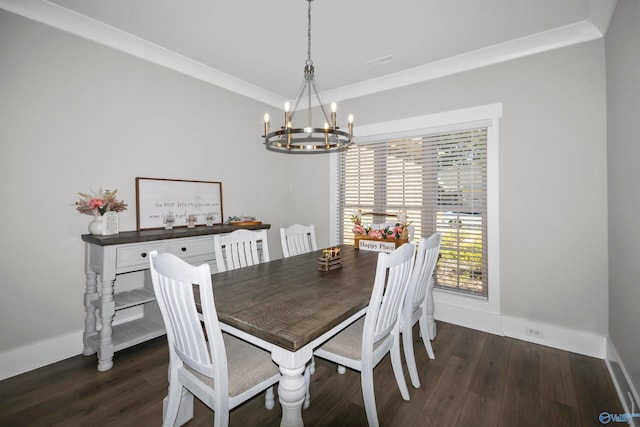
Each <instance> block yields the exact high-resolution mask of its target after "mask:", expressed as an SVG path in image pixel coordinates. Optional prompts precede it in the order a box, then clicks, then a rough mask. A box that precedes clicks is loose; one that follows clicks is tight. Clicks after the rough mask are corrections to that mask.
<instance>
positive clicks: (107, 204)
mask: <svg viewBox="0 0 640 427" xmlns="http://www.w3.org/2000/svg"><path fill="white" fill-rule="evenodd" d="M117 191H118V190H117V189H116V190H113V191H110V190H105V191H102V188H101V189H100V190H99V191H98V192H93V191H92V194H87V193H78V194H79V195H80V197H81V199H80V200H78V201H77V202H75V203H74V205H75V207H76V210H77V211H78V212H80V213H82V214H86V215H93V221H91V223H90V224H89V233H91V234H97V235H102V234H105V226H104V221H103V217H102V216H103V215H104V214H105V213H107V212H113V214H114V215H115V213H116V212H122V211H124V210H126V209H127V205H126V204H125V203H124V202H122V201H121V200H118V199H116V192H117ZM115 219H116V227H115V229H116V233H117V232H118V231H117V229H118V225H117V220H118V218H117V216H116V218H115ZM112 230H113V220H111V228H109V229H107V231H112ZM110 234H114V233H110Z"/></svg>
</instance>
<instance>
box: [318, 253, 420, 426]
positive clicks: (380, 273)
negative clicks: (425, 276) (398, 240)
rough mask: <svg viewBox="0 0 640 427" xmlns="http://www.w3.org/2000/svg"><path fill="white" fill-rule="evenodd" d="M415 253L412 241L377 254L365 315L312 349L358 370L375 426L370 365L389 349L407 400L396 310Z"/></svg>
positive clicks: (365, 400)
mask: <svg viewBox="0 0 640 427" xmlns="http://www.w3.org/2000/svg"><path fill="white" fill-rule="evenodd" d="M414 253H415V243H405V244H404V245H402V246H400V247H399V248H398V249H396V250H395V251H393V252H391V253H389V254H385V253H380V254H378V264H377V267H376V276H375V279H374V284H373V290H372V291H371V298H370V299H369V307H368V308H367V313H366V315H365V316H364V317H361V318H360V319H359V320H356V321H355V322H354V323H352V324H351V325H350V326H348V327H347V328H346V329H344V330H342V331H341V332H339V333H338V334H337V335H335V336H334V337H333V338H331V339H330V340H329V341H327V342H325V343H324V344H322V345H321V346H320V347H319V348H318V349H316V350H315V351H314V352H313V354H314V355H315V356H318V357H321V358H323V359H327V360H330V361H332V362H334V363H337V364H338V365H342V366H346V367H347V368H351V369H354V370H356V371H359V372H360V382H361V385H362V396H363V398H364V407H365V411H366V413H367V420H368V422H369V426H371V427H376V426H378V414H377V410H376V400H375V394H374V388H373V369H374V368H375V367H376V365H377V364H378V363H379V362H380V361H381V360H382V359H383V358H384V357H385V356H386V355H387V353H391V365H392V367H393V373H394V375H395V378H396V382H397V384H398V388H399V389H400V394H401V395H402V398H403V399H404V400H409V389H408V388H407V384H406V382H405V380H404V373H403V371H402V361H401V359H400V357H401V356H400V336H399V326H400V323H399V314H400V309H401V308H402V301H403V299H404V296H405V293H406V290H407V285H408V283H409V277H410V276H411V271H412V269H413V260H414Z"/></svg>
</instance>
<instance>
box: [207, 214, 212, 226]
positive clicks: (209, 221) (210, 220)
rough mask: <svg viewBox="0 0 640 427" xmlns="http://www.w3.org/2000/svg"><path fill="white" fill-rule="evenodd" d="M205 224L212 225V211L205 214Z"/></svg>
mask: <svg viewBox="0 0 640 427" xmlns="http://www.w3.org/2000/svg"><path fill="white" fill-rule="evenodd" d="M206 224H207V227H211V226H213V212H209V213H208V214H207V219H206Z"/></svg>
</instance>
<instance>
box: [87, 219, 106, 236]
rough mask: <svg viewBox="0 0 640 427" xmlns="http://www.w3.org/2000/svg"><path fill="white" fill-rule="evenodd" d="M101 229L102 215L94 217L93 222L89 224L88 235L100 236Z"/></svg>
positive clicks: (102, 225)
mask: <svg viewBox="0 0 640 427" xmlns="http://www.w3.org/2000/svg"><path fill="white" fill-rule="evenodd" d="M102 227H104V224H103V222H102V215H94V216H93V221H91V222H90V223H89V233H91V234H95V235H102Z"/></svg>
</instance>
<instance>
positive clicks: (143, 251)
mask: <svg viewBox="0 0 640 427" xmlns="http://www.w3.org/2000/svg"><path fill="white" fill-rule="evenodd" d="M166 247H167V245H166V243H164V242H163V243H145V244H142V245H135V246H125V247H122V248H118V249H116V258H117V261H116V268H118V269H120V268H124V267H140V268H149V252H151V251H158V253H160V252H164V251H165V249H166Z"/></svg>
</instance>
